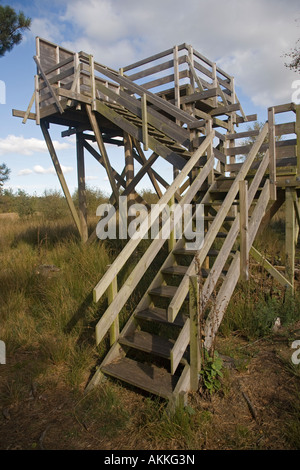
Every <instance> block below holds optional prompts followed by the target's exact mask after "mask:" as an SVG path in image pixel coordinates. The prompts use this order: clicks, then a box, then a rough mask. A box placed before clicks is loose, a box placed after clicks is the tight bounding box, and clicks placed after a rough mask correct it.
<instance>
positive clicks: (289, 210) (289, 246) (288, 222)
mask: <svg viewBox="0 0 300 470" xmlns="http://www.w3.org/2000/svg"><path fill="white" fill-rule="evenodd" d="M293 192H294V189H292V188H286V190H285V267H286V277H287V279H288V280H289V282H290V283H291V284H292V286H293V288H294V278H295V208H294V198H293Z"/></svg>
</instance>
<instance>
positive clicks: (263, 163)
mask: <svg viewBox="0 0 300 470" xmlns="http://www.w3.org/2000/svg"><path fill="white" fill-rule="evenodd" d="M36 44H37V51H36V56H35V57H34V60H35V62H36V65H37V75H36V76H35V90H34V93H33V95H32V98H31V100H30V103H29V106H28V109H27V110H26V111H18V110H13V115H14V116H17V117H21V118H23V123H25V122H26V121H27V119H33V120H35V121H36V123H37V124H38V125H40V127H41V129H42V132H43V135H44V138H45V142H46V144H47V147H48V150H49V153H50V156H51V158H52V161H53V164H54V167H55V170H56V172H57V175H58V178H59V180H60V183H61V187H62V190H63V192H64V195H65V197H66V200H67V203H68V205H69V208H70V211H71V213H72V216H73V219H74V223H75V224H76V226H77V229H78V231H79V233H80V236H81V239H82V241H83V242H87V241H92V240H97V236H96V231H94V233H92V234H88V228H87V227H88V225H87V206H86V197H85V165H84V154H85V152H89V153H90V154H91V155H92V156H93V157H94V158H95V159H96V160H97V161H98V162H99V164H100V165H102V166H103V167H104V168H105V170H106V173H107V177H108V179H109V182H110V186H111V196H110V203H111V204H112V205H114V207H115V208H116V209H118V204H119V196H120V195H122V196H127V202H128V205H130V204H132V203H139V204H145V206H146V207H147V208H148V209H149V206H147V204H146V203H145V202H144V201H143V199H142V197H141V196H140V195H139V194H138V192H137V191H136V186H137V185H138V184H139V183H140V182H141V181H142V179H143V178H144V177H145V176H146V175H147V177H149V179H150V181H151V184H152V185H153V189H154V191H155V193H156V194H157V196H158V198H159V203H158V204H157V205H156V206H154V207H152V209H151V212H150V211H149V213H148V215H147V216H146V218H145V219H144V220H143V222H142V223H141V225H140V237H139V238H138V239H135V238H131V239H129V241H128V243H127V244H126V245H125V247H124V249H123V250H122V252H121V253H120V255H119V256H118V257H117V258H116V259H115V260H114V262H113V263H112V264H111V265H110V267H109V268H108V270H107V272H106V274H105V275H104V276H103V277H102V279H100V280H99V282H98V284H97V285H96V286H95V288H94V301H95V302H98V301H99V299H100V298H102V296H104V295H108V308H107V310H106V311H105V312H104V313H103V315H102V316H101V318H100V320H99V322H98V324H97V326H96V343H97V344H99V343H100V342H101V341H102V340H103V339H104V337H105V336H106V335H107V334H109V335H110V344H111V349H110V351H109V352H108V354H107V356H106V357H105V359H104V361H103V362H102V363H101V364H100V366H99V368H98V369H97V372H96V373H95V375H94V377H93V379H92V380H91V382H90V383H89V384H88V388H91V387H93V386H95V385H96V384H97V383H99V382H100V381H101V379H102V377H103V376H105V375H109V376H112V377H115V378H117V379H119V380H122V381H124V382H127V383H129V384H131V385H134V386H136V387H138V388H140V389H144V390H147V391H148V392H150V393H153V394H157V395H159V396H161V397H164V398H166V399H168V400H170V403H171V404H172V405H176V404H177V403H178V402H180V401H181V400H184V398H185V396H186V393H187V392H188V391H192V390H195V389H197V386H198V373H199V370H200V367H201V364H200V343H201V341H202V342H203V344H204V346H205V348H206V349H207V350H208V351H210V350H211V349H212V347H213V343H214V339H215V336H216V334H217V331H218V328H219V326H220V323H221V321H222V318H223V315H224V313H225V310H226V308H227V305H228V303H229V300H230V298H231V295H232V293H233V291H234V289H235V286H236V284H237V282H238V280H239V279H240V278H242V279H244V280H247V278H248V264H249V256H253V257H254V258H255V259H256V260H258V261H259V262H260V263H261V264H262V265H263V266H264V268H265V269H266V270H267V271H268V272H269V273H270V274H271V275H272V276H274V277H275V278H276V280H277V281H278V282H279V283H280V284H282V285H284V286H286V287H287V288H288V289H290V290H293V288H294V262H295V246H296V241H297V237H298V232H299V223H300V211H299V196H300V106H296V105H295V104H293V103H288V104H285V105H279V106H274V107H271V108H269V109H268V120H267V122H266V123H265V124H264V126H263V127H262V129H260V130H251V131H249V129H248V127H249V122H251V121H255V120H256V119H257V116H256V115H251V116H246V115H245V113H244V111H243V108H242V106H241V104H240V102H239V99H238V97H237V95H236V92H235V86H234V78H233V77H232V76H231V75H229V74H228V73H227V72H225V71H224V70H222V69H220V67H218V66H217V65H216V63H214V62H212V61H210V60H209V59H207V58H206V57H204V56H203V55H202V54H200V53H199V52H197V51H196V50H195V49H193V47H192V46H190V45H187V44H182V45H180V46H175V47H173V48H171V49H168V50H166V51H163V52H161V53H159V54H156V55H154V56H151V57H148V58H146V59H143V60H140V61H139V62H137V63H135V64H132V65H128V66H126V67H123V68H120V69H119V70H118V71H116V70H113V69H111V68H109V67H106V66H105V65H102V64H100V63H98V62H96V61H95V60H94V57H93V56H92V55H88V54H86V53H84V52H79V53H74V52H72V51H68V50H66V49H64V48H62V47H60V46H58V45H55V44H52V43H50V42H49V41H46V40H44V39H41V38H37V42H36ZM34 104H35V112H32V111H31V108H32V107H33V105H34ZM278 114H280V123H279V124H276V121H275V118H276V116H277V115H278ZM284 116H287V118H286V119H285V117H284ZM286 121H287V122H286ZM52 125H60V126H65V127H66V129H65V130H64V131H63V132H62V137H64V136H70V135H73V134H75V135H76V148H77V155H76V157H77V169H78V194H79V212H77V210H76V208H75V206H74V204H73V201H72V198H71V196H70V193H69V190H68V186H67V184H66V181H65V179H64V175H63V172H62V169H61V166H60V163H59V160H58V156H57V153H56V150H55V148H54V145H53V142H52V140H51V136H50V126H52ZM245 126H246V127H245ZM277 136H282V137H281V139H280V140H279V139H278V138H276V137H277ZM249 137H251V140H250V139H249V142H251V143H247V144H245V141H244V142H243V139H247V138H249ZM241 141H242V142H243V143H242V144H241V143H240V142H241ZM91 142H95V143H96V144H97V150H96V149H95V146H94V145H91ZM106 144H113V145H116V146H118V147H121V146H123V147H124V169H123V171H122V172H121V173H118V172H117V171H116V169H114V168H113V166H112V163H111V160H110V156H109V154H108V150H107V145H106ZM161 158H163V159H164V160H166V161H167V162H168V163H169V164H170V178H169V180H168V181H166V180H165V179H164V178H163V177H162V175H161V174H160V173H159V171H158V170H157V169H155V165H154V163H155V162H157V161H159V159H161ZM135 162H136V163H138V165H137V164H136V163H135ZM137 166H138V170H137V169H136V167H137ZM283 203H285V222H286V242H285V243H286V244H285V246H286V250H285V252H286V257H285V272H282V271H279V270H277V269H276V267H275V266H273V265H272V264H271V263H270V262H269V261H268V260H267V259H266V258H265V257H264V256H263V255H262V254H261V253H259V252H258V251H257V250H256V249H255V248H254V247H253V242H254V240H255V237H256V236H257V234H258V233H259V232H260V231H262V230H263V229H264V228H265V227H266V226H267V225H268V223H269V222H270V220H271V219H272V217H273V216H274V214H275V213H276V212H277V211H278V210H279V208H280V207H281V206H282V205H283ZM166 205H169V206H172V207H173V210H170V211H169V218H168V223H169V236H168V237H167V238H168V239H167V240H166V238H165V237H163V236H162V230H163V228H160V231H159V233H158V234H157V236H156V237H155V238H154V239H153V240H152V241H151V243H150V244H149V247H148V248H147V250H146V251H145V252H144V253H143V254H142V255H141V257H140V259H138V260H137V262H136V265H135V266H134V268H133V270H132V271H131V273H130V274H129V275H128V278H127V279H125V280H123V283H122V284H121V285H120V284H119V283H118V275H119V273H120V271H121V270H122V268H123V267H124V265H125V263H126V262H127V261H128V260H129V259H130V257H131V256H132V254H133V253H134V252H135V250H136V249H137V247H138V245H139V243H140V241H141V239H142V238H143V237H144V236H146V235H147V233H148V232H149V230H150V229H151V227H152V225H153V224H154V221H155V220H158V219H161V215H162V211H163V208H164V207H166ZM186 205H189V206H192V207H194V208H195V209H194V211H192V212H191V213H190V216H189V217H190V218H189V219H188V220H187V222H188V224H190V226H193V224H194V223H195V218H196V208H197V207H198V206H201V207H202V208H204V217H203V220H204V222H203V223H204V240H203V243H202V244H201V246H200V247H198V248H194V249H190V248H188V247H187V239H186V237H185V236H184V234H183V236H182V237H180V238H178V239H177V237H176V235H175V225H176V222H175V218H174V214H175V212H174V207H175V208H176V207H178V208H181V209H182V210H183V209H184V208H185V207H186ZM166 244H167V250H166V257H165V259H164V261H163V263H162V265H161V266H160V268H159V269H158V271H157V273H156V275H155V276H154V278H153V280H152V281H151V283H150V285H149V286H148V288H147V290H146V292H145V294H144V295H143V297H142V298H141V300H140V301H139V303H138V304H137V305H136V306H135V308H134V310H133V311H132V314H131V316H130V318H129V320H128V322H127V323H126V325H125V327H124V328H123V329H122V331H119V321H118V319H119V313H120V311H121V309H122V308H123V307H124V305H125V304H126V302H127V300H128V299H129V297H130V296H131V295H132V294H133V293H134V290H135V289H136V286H137V285H138V283H139V281H140V279H141V277H142V276H143V275H144V273H145V272H146V271H147V269H148V268H149V266H150V265H151V263H152V261H153V260H154V259H155V258H156V257H157V255H158V253H160V252H161V250H162V248H163V247H166ZM212 294H213V298H214V300H213V302H212V301H211V298H212ZM153 331H155V332H156V333H155V334H154V333H153ZM166 332H167V333H166Z"/></svg>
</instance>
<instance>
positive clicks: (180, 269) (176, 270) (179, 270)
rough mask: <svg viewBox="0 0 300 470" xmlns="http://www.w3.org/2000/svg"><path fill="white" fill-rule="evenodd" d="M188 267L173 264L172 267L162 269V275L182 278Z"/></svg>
mask: <svg viewBox="0 0 300 470" xmlns="http://www.w3.org/2000/svg"><path fill="white" fill-rule="evenodd" d="M187 269H188V266H181V265H179V264H175V265H174V266H169V267H168V268H164V269H162V270H161V272H162V273H163V274H177V275H179V276H184V275H185V274H186V272H187Z"/></svg>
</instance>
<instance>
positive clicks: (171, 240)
mask: <svg viewBox="0 0 300 470" xmlns="http://www.w3.org/2000/svg"><path fill="white" fill-rule="evenodd" d="M174 204H175V196H174V194H173V196H172V197H171V199H170V201H169V207H170V219H171V217H172V216H173V217H174V210H173V209H174ZM175 232H176V226H175V225H174V228H173V230H171V232H170V237H169V240H168V248H169V252H171V251H172V250H173V249H174V247H175V244H176V237H175Z"/></svg>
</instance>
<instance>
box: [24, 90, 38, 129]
mask: <svg viewBox="0 0 300 470" xmlns="http://www.w3.org/2000/svg"><path fill="white" fill-rule="evenodd" d="M34 100H35V91H34V92H33V94H32V97H31V100H30V102H29V105H28V108H27V110H26V111H25V114H24V118H23V121H22V124H26V121H27V119H28V116H29V114H30V111H31V108H32V106H33V103H34Z"/></svg>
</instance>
